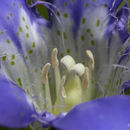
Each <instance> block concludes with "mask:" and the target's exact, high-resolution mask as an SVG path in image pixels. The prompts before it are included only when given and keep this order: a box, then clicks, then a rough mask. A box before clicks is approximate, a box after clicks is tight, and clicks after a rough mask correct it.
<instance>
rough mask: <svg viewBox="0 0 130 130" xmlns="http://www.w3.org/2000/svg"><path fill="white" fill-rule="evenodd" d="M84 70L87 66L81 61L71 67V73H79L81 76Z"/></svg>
mask: <svg viewBox="0 0 130 130" xmlns="http://www.w3.org/2000/svg"><path fill="white" fill-rule="evenodd" d="M84 72H85V67H84V65H83V64H81V63H78V64H75V65H73V66H72V67H71V68H70V73H74V74H78V75H79V76H82V75H83V74H84Z"/></svg>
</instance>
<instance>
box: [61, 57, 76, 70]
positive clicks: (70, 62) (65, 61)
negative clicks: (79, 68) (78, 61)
mask: <svg viewBox="0 0 130 130" xmlns="http://www.w3.org/2000/svg"><path fill="white" fill-rule="evenodd" d="M60 62H61V64H63V65H64V67H65V68H66V69H67V71H68V72H69V71H70V68H71V67H72V66H73V65H75V61H74V59H73V58H72V57H71V56H70V55H66V56H64V57H63V58H62V59H61V61H60Z"/></svg>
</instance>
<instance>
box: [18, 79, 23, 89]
mask: <svg viewBox="0 0 130 130" xmlns="http://www.w3.org/2000/svg"><path fill="white" fill-rule="evenodd" d="M18 84H19V86H21V87H22V86H23V84H22V79H21V78H18Z"/></svg>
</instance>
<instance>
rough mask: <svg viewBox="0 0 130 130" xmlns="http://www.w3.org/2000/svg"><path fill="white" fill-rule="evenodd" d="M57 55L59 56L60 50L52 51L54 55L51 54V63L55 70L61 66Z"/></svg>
mask: <svg viewBox="0 0 130 130" xmlns="http://www.w3.org/2000/svg"><path fill="white" fill-rule="evenodd" d="M57 54H58V50H57V48H54V49H53V50H52V54H51V62H52V67H53V68H55V67H57V66H59V61H58V59H57Z"/></svg>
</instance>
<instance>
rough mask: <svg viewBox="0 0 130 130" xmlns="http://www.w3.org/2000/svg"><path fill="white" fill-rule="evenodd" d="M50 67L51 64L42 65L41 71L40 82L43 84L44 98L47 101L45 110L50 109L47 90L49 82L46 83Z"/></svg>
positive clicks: (49, 97)
mask: <svg viewBox="0 0 130 130" xmlns="http://www.w3.org/2000/svg"><path fill="white" fill-rule="evenodd" d="M50 66H51V64H50V63H47V64H45V65H44V67H43V69H42V81H43V83H44V84H45V96H46V97H47V101H48V102H47V104H46V108H49V107H52V102H51V95H50V88H49V82H48V71H49V69H50ZM50 111H51V109H50Z"/></svg>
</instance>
